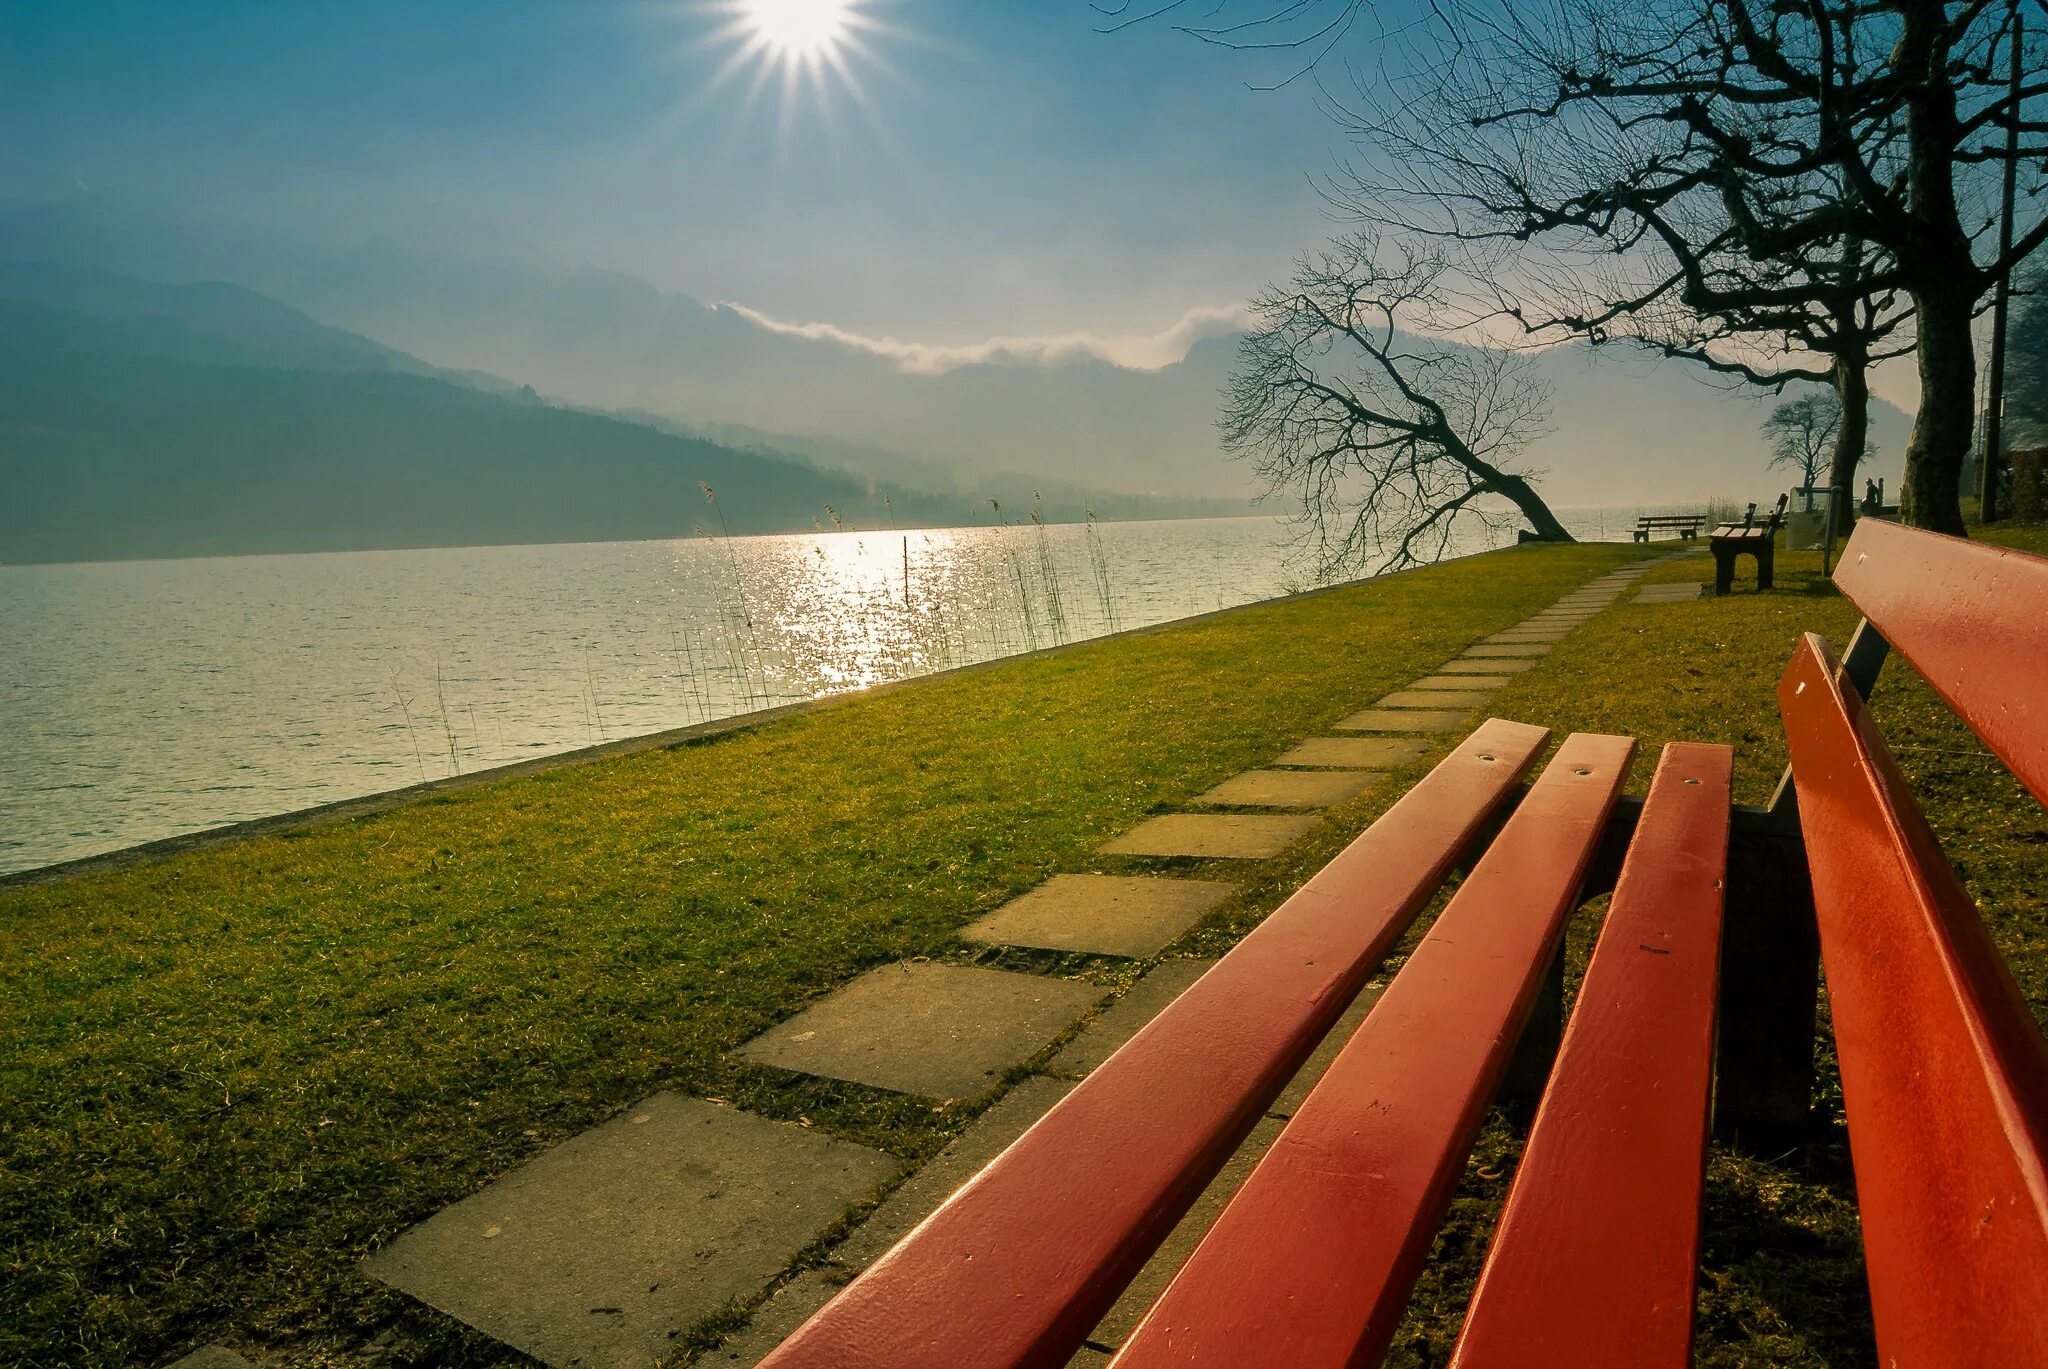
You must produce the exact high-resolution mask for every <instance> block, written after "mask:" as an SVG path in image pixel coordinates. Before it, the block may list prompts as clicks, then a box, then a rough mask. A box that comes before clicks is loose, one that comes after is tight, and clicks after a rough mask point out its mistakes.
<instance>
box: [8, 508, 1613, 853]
mask: <svg viewBox="0 0 2048 1369" xmlns="http://www.w3.org/2000/svg"><path fill="white" fill-rule="evenodd" d="M1629 513H1630V511H1626V510H1606V511H1604V513H1602V514H1601V515H1600V518H1599V526H1598V527H1596V526H1595V522H1594V520H1593V518H1592V516H1591V515H1590V514H1587V515H1582V516H1580V517H1576V518H1575V517H1572V516H1567V517H1566V518H1565V521H1566V522H1567V524H1568V525H1571V526H1573V527H1574V530H1575V531H1580V532H1581V533H1582V535H1590V534H1594V533H1596V532H1597V531H1600V530H1603V529H1605V528H1607V527H1619V526H1622V525H1621V524H1620V523H1619V522H1618V521H1617V520H1619V519H1621V518H1623V517H1626V516H1628V515H1629ZM1608 535H1614V534H1613V533H1609V534H1608ZM1287 544H1288V536H1287V533H1286V530H1285V529H1284V528H1283V527H1282V526H1281V525H1280V524H1279V523H1277V522H1276V521H1274V520H1272V519H1266V518H1243V519H1215V520H1202V521H1185V522H1157V523H1109V524H1103V525H1101V526H1100V527H1099V528H1097V529H1094V530H1092V531H1091V530H1090V529H1089V528H1087V527H1085V526H1056V527H1050V528H1044V529H1040V528H1037V527H1034V526H1031V525H1028V524H1027V525H1024V526H1014V527H1001V528H990V527H981V528H952V529H929V530H915V531H908V532H905V531H890V532H844V533H823V534H817V535H809V536H790V537H756V538H741V539H736V540H733V541H731V542H725V541H719V540H707V539H686V540H678V541H666V542H621V543H585V544H572V545H553V546H519V547H469V548H448V549H440V550H427V551H385V552H346V553H328V554H321V555H309V556H255V557H237V558H222V559H208V560H189V561H153V562H116V563H96V564H91V565H62V566H13V567H0V871H6V870H17V869H27V868H30V867H33V866H37V865H42V864H46V863H49V862H51V861H56V860H64V859H69V858H72V857H76V856H82V855H88V854H91V853H93V852H97V851H104V850H110V849H114V848H117V847H120V846H125V845H130V844H132V843H135V842H140V841H148V840H151V839H154V838H157V837H162V836H168V835H172V834H174V833H179V832H189V831H195V830H199V829H202V828H206V827H212V826H216V825H219V824H221V823H227V822H235V821H239V820H242V819H246V818H252V817H261V816H265V815H268V814H272V813H278V812H285V811H289V810H292V809H296V808H303V807H307V806H309V805H313V804H318V803H326V802H331V801H334V800H337V799H342V798H349V797H354V796H358V795H362V794H369V793H376V792H378V791H381V790H385V789H392V788H397V787H399V786H402V785H406V784H411V783H415V782H417V781H419V780H422V779H435V778H440V777H442V776H445V775H449V774H452V773H456V772H458V771H459V772H468V771H473V770H478V769H482V768H485V767H488V766H492V765H501V764H505V763H507V762H510V761H517V760H525V759H529V758H532V757H534V756H539V755H544V754H547V753H549V752H556V751H563V750H567V749H571V748H575V747H580V746H587V745H590V744H592V743H595V742H600V741H607V740H617V739H619V738H622V737H630V736H636V735H641V734H645V733H649V732H657V731H662V730H665V729H668V728H674V727H680V726H684V725H686V724H690V723H695V722H702V721H706V720H708V719H712V718H720V717H729V716H731V715H733V714H736V713H741V712H746V711H748V710H750V709H756V708H763V707H768V706H771V705H774V704H781V703H790V702H794V701H797V700H803V699H811V698H816V697H819V696H822V695H826V694H831V693H836V692H842V691H845V690H848V689H855V688H859V687H862V686H864V685H869V684H875V683H879V682H882V681H886V680H896V679H903V678H906V677H909V676H913V675H919V674H926V673H929V672H931V671H934V670H943V669H947V668H950V667H953V666H959V665H965V664H969V663H972V662H975V661H983V660H989V659H992V658H994V657H999V656H1006V655H1012V654H1015V653H1017V652H1020V651H1030V650H1034V649H1036V648H1040V647H1047V646H1052V645H1055V644H1057V643H1060V642H1064V641H1075V640H1079V639H1082V638H1087V637H1094V636H1099V635H1101V634H1103V633H1105V632H1109V631H1115V630H1118V629H1123V628H1132V627H1142V626H1147V625H1150V624H1153V623H1159V622H1165V621H1168V620H1170V619H1175V618H1182V617H1187V616H1190V615H1193V614H1197V613H1204V612H1208V611H1210V610H1213V609H1217V608H1224V607H1229V606H1231V605H1235V604H1243V603H1249V602H1251V601H1253V600H1257V599H1263V598H1270V597H1272V596H1273V595H1275V594H1279V593H1283V592H1285V591H1286V590H1288V589H1290V588H1298V587H1299V586H1298V585H1295V584H1292V583H1291V582H1290V580H1289V574H1288V569H1287V565H1286V556H1285V552H1286V548H1287ZM1466 549H1477V548H1476V546H1473V547H1469V548H1466Z"/></svg>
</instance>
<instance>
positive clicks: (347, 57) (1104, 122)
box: [0, 0, 1337, 344]
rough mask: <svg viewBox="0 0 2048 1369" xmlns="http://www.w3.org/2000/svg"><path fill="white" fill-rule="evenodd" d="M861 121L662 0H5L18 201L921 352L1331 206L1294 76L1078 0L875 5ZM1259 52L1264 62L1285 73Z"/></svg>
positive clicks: (1222, 276) (8, 122)
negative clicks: (773, 321) (592, 292)
mask: <svg viewBox="0 0 2048 1369" xmlns="http://www.w3.org/2000/svg"><path fill="white" fill-rule="evenodd" d="M864 9H865V13H866V15H867V16H868V17H869V18H871V19H872V20H873V21H874V22H873V26H872V27H870V28H868V29H867V30H865V31H864V32H863V34H862V36H861V42H862V46H863V47H864V48H865V49H866V50H867V54H866V55H865V56H861V55H853V56H851V58H850V62H851V69H852V72H853V75H854V77H855V79H856V80H857V81H858V83H859V85H860V87H861V88H862V90H864V92H865V94H866V101H865V107H863V106H862V104H861V103H860V102H858V101H856V100H854V99H852V98H851V97H850V95H849V93H848V92H847V91H846V90H845V89H844V88H843V87H840V86H838V85H837V84H836V83H835V84H834V85H833V86H831V87H829V88H828V89H827V90H826V92H825V93H824V94H823V96H822V97H821V96H818V95H816V94H807V95H805V96H803V97H802V98H800V99H798V100H796V101H795V102H794V103H793V104H792V105H791V106H790V107H789V108H788V109H786V110H785V109H784V108H782V107H781V104H780V96H779V92H778V90H777V89H776V88H775V87H774V86H773V85H772V84H770V85H769V87H768V88H766V89H762V90H760V91H759V92H758V93H757V94H756V95H755V97H754V98H752V99H751V100H750V99H749V98H748V87H749V85H750V76H749V75H748V73H745V72H742V73H741V74H739V75H738V76H737V77H736V78H734V79H732V80H730V81H728V82H727V83H726V84H724V85H723V86H719V87H717V88H715V89H713V88H710V87H711V86H712V82H713V78H714V75H715V74H716V73H717V71H718V70H719V68H720V67H721V65H722V64H723V63H725V62H726V61H727V60H728V59H729V57H730V56H731V53H732V50H733V49H732V45H731V44H730V43H727V44H723V45H720V44H715V43H711V42H709V41H708V40H709V38H710V36H711V35H712V34H714V33H715V32H716V31H717V30H719V29H720V28H722V27H725V26H726V25H727V24H728V23H729V22H730V18H729V16H727V15H723V14H721V13H719V12H717V7H716V6H715V5H711V4H699V3H692V2H691V0H682V2H681V3H674V2H669V3H664V2H663V0H626V2H625V3H619V2H617V0H493V2H492V3H488V4H486V3H476V2H475V0H434V2H433V3H419V2H418V0H414V3H393V2H392V0H358V2H357V3H350V4H339V3H331V2H330V0H313V2H311V3H307V2H306V0H282V2H280V0H266V2H264V3H243V2H240V0H237V2H235V3H220V2H218V0H214V2H208V3H202V2H200V0H192V2H191V3H163V0H157V2H156V3H149V4H143V3H128V2H127V0H122V2H120V3H111V2H109V0H69V2H68V3H48V2H46V0H11V3H9V4H8V5H7V6H6V10H5V15H4V17H0V128H4V129H5V130H6V132H5V134H4V135H0V136H4V142H0V196H5V197H8V198H11V199H17V200H18V199H23V198H33V197H37V196H41V195H48V194H53V193H60V192H62V191H64V190H65V189H66V188H67V187H70V186H73V185H76V184H84V185H87V186H90V187H91V188H92V189H94V190H95V191H99V192H102V193H105V194H108V195H111V196H118V197H121V198H123V199H125V200H133V201H137V202H141V203H144V204H158V205H168V206H174V207H177V208H179V209H180V210H182V211H183V212H186V213H190V214H194V215H199V216H208V215H216V216H221V217H223V218H228V219H239V220H241V221H244V222H258V223H274V224H277V225H280V226H281V227H282V228H283V229H284V230H285V231H289V232H299V233H312V234H320V235H326V236H329V237H333V238H339V239H342V240H346V239H347V238H348V237H349V236H351V235H361V236H365V237H373V236H395V237H411V238H418V239H420V240H422V241H456V242H469V243H475V244H482V245H485V246H486V247H487V249H488V250H503V251H532V252H538V253H540V254H543V255H545V256H548V257H551V258H554V259H558V260H562V261H565V262H569V263H572V264H580V265H598V266H608V267H616V268H620V269H623V270H627V271H630V272H633V273H634V274H637V275H640V276H643V277H645V278H646V279H648V280H650V281H652V282H654V283H655V284H656V285H658V286H661V287H662V288H664V289H670V290H677V291H682V292H686V293H689V294H692V295H695V296H697V297H699V298H704V299H713V300H732V301H737V302H740V303H743V304H745V305H748V306H749V307H751V308H754V309H757V310H759V311H762V312H763V313H765V314H768V315H771V316H773V317H775V318H777V319H783V320H790V321H802V322H824V323H830V324H833V325H836V326H838V327H842V328H847V329H851V330H855V331H859V332H862V333H865V334H870V335H877V336H882V335H886V336H890V337H895V338H899V339H902V340H905V341H916V342H920V343H938V344H970V343H973V342H975V341H978V340H981V339H984V338H987V337H990V336H999V335H1006V336H1029V335H1040V334H1061V333H1068V332H1087V333H1094V334H1099V335H1104V336H1132V335H1141V334H1147V333H1153V332H1157V331H1160V330H1163V329H1166V328H1168V327H1170V326H1171V325H1172V324H1174V323H1175V321H1176V320H1178V319H1179V318H1180V317H1181V316H1182V315H1183V314H1184V313H1186V312H1187V311H1189V310H1191V309H1200V308H1209V307H1227V306H1229V305H1231V304H1232V303H1234V302H1235V301H1237V300H1239V299H1241V298H1242V297H1243V296H1244V295H1245V294H1246V293H1247V292H1248V291H1249V290H1251V289H1252V288H1254V287H1255V286H1256V285H1258V284H1259V283H1260V282H1261V281H1263V280H1265V279H1267V278H1269V277H1271V276H1274V275H1276V274H1278V273H1280V272H1281V271H1282V270H1283V268H1284V266H1285V264H1286V260H1287V258H1288V256H1289V255H1290V254H1291V253H1293V252H1294V251H1297V250H1299V249H1301V248H1304V247H1307V246H1309V245H1311V244H1313V243H1314V242H1315V241H1317V240H1318V239H1320V238H1321V237H1322V236H1324V235H1325V234H1326V233H1327V232H1328V231H1329V230H1330V225H1329V224H1328V222H1327V221H1326V220H1325V218H1324V215H1323V207H1322V205H1321V203H1320V201H1319V200H1318V198H1317V196H1316V194H1315V192H1314V190H1313V188H1312V186H1311V184H1310V180H1311V177H1312V176H1313V175H1314V174H1315V173H1316V172H1317V170H1318V169H1320V168H1322V167H1325V166H1327V165H1328V163H1329V159H1330V157H1331V155H1332V154H1333V152H1334V151H1336V150H1337V147H1336V143H1335V140H1334V134H1333V131H1332V129H1331V127H1330V125H1329V124H1328V122H1327V121H1326V120H1325V119H1324V118H1323V117H1322V116H1321V115H1320V114H1319V113H1318V112H1317V111H1316V109H1315V107H1314V92H1313V91H1312V90H1309V89H1307V88H1305V87H1300V88H1293V89H1288V90H1283V91H1280V92H1264V91H1258V90H1253V89H1250V88H1249V84H1250V83H1251V82H1252V81H1253V80H1255V79H1256V78H1258V77H1259V76H1260V75H1261V74H1262V73H1261V65H1260V64H1259V63H1258V62H1256V61H1255V60H1254V59H1251V58H1248V57H1246V56H1245V55H1243V54H1237V53H1231V52H1227V51H1224V50H1221V49H1218V48H1215V47H1212V46H1208V45H1204V44H1201V43H1199V42H1196V41H1195V40H1193V39H1191V38H1189V37H1187V36H1185V35H1182V34H1178V33H1175V32H1173V31H1171V30H1170V29H1169V28H1168V27H1166V26H1164V25H1149V26H1145V27H1142V28H1139V29H1136V30H1131V31H1127V32H1124V33H1121V34H1105V33H1103V32H1101V31H1100V30H1101V27H1102V25H1103V23H1104V21H1103V19H1102V17H1101V16H1100V15H1099V14H1097V13H1095V12H1094V11H1093V10H1091V9H1090V8H1089V6H1088V5H1087V4H1086V3H1084V0H869V3H867V4H866V5H865V7H864ZM1268 69H1269V70H1270V68H1268Z"/></svg>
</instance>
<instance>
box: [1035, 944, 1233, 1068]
mask: <svg viewBox="0 0 2048 1369" xmlns="http://www.w3.org/2000/svg"><path fill="white" fill-rule="evenodd" d="M1215 963H1216V962H1215V961H1213V960H1167V961H1162V962H1161V963H1160V964H1159V966H1158V967H1157V968H1156V969H1153V970H1151V971H1148V972H1147V973H1146V975H1145V977H1144V978H1143V979H1140V980H1139V981H1138V982H1137V983H1135V984H1133V985H1132V986H1131V987H1130V989H1129V990H1128V991H1126V992H1125V994H1124V996H1123V997H1121V998H1119V999H1117V1000H1116V1002H1114V1003H1112V1004H1110V1005H1109V1006H1108V1007H1107V1008H1104V1009H1103V1010H1102V1012H1101V1014H1100V1015H1099V1016H1098V1017H1096V1018H1095V1020H1094V1021H1092V1022H1090V1023H1089V1024H1088V1025H1087V1026H1085V1027H1083V1028H1081V1030H1080V1031H1079V1032H1076V1033H1075V1035H1074V1039H1073V1040H1071V1041H1069V1042H1068V1043H1067V1044H1066V1047H1065V1048H1064V1049H1063V1050H1061V1051H1060V1053H1059V1054H1058V1055H1055V1056H1054V1057H1053V1058H1052V1063H1051V1064H1050V1065H1047V1066H1046V1068H1047V1069H1048V1070H1050V1071H1052V1073H1054V1074H1064V1075H1069V1076H1071V1077H1073V1078H1079V1077H1080V1076H1082V1075H1084V1074H1086V1073H1088V1072H1089V1071H1090V1070H1092V1069H1094V1068H1095V1067H1096V1066H1097V1065H1100V1064H1101V1063H1102V1062H1103V1061H1105V1060H1107V1059H1109V1057H1110V1056H1111V1055H1112V1054H1113V1053H1114V1052H1115V1051H1116V1049H1117V1047H1119V1046H1121V1045H1123V1043H1124V1042H1126V1041H1128V1040H1130V1039H1131V1038H1132V1037H1134V1036H1136V1035H1137V1034H1138V1031H1139V1029H1140V1028H1142V1027H1143V1026H1144V1025H1145V1024H1146V1023H1147V1022H1150V1021H1151V1020H1152V1019H1153V1018H1155V1017H1157V1016H1159V1014H1160V1013H1162V1012H1164V1011H1165V1010H1166V1005H1167V1004H1169V1003H1171V1002H1173V1000H1174V999H1176V998H1179V997H1180V996H1181V994H1182V993H1183V992H1184V991H1185V990H1186V989H1187V987H1188V986H1189V985H1190V984H1193V983H1194V982H1195V981H1196V980H1197V979H1200V978H1201V977H1202V976H1203V975H1205V974H1207V973H1208V972H1209V967H1210V966H1211V965H1214V964H1215Z"/></svg>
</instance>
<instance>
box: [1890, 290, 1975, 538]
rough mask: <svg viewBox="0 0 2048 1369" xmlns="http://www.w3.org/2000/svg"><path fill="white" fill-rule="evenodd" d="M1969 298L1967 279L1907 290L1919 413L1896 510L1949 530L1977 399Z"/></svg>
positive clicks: (1957, 521) (1958, 510)
mask: <svg viewBox="0 0 2048 1369" xmlns="http://www.w3.org/2000/svg"><path fill="white" fill-rule="evenodd" d="M1971 304H1972V297H1971V295H1970V291H1969V286H1968V285H1967V284H1959V285H1951V286H1950V287H1949V288H1946V289H1944V288H1942V287H1941V286H1940V285H1939V284H1938V283H1931V284H1930V285H1929V286H1928V288H1925V289H1916V290H1915V291H1914V292H1913V308H1914V312H1915V315H1916V321H1917V324H1918V327H1919V333H1920V336H1919V346H1918V347H1917V348H1916V349H1915V352H1916V355H1917V358H1918V361H1919V363H1920V412H1919V414H1918V415H1916V416H1915V417H1914V419H1913V438H1912V441H1911V442H1909V443H1908V444H1907V446H1906V480H1905V488H1904V489H1903V490H1902V491H1901V492H1900V498H1899V513H1900V516H1901V517H1902V518H1904V519H1905V521H1906V522H1908V523H1911V524H1912V525H1913V526H1914V527H1918V528H1931V529H1933V530H1934V531H1935V532H1946V533H1951V534H1954V535H1955V536H1957V537H1962V536H1966V535H1967V534H1966V533H1965V532H1964V529H1963V506H1962V500H1961V485H1962V479H1963V459H1964V457H1966V456H1967V455H1968V454H1969V451H1970V434H1971V429H1972V426H1973V425H1974V422H1975V419H1976V414H1975V412H1974V410H1975V409H1976V405H1977V357H1976V354H1975V352H1974V351H1973V349H1972V345H1971V339H1970V308H1971Z"/></svg>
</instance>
